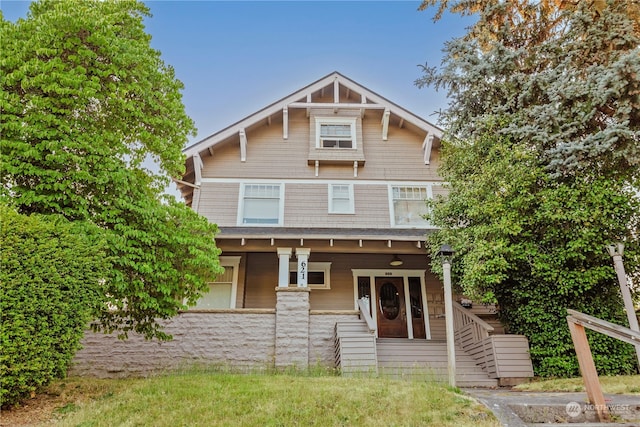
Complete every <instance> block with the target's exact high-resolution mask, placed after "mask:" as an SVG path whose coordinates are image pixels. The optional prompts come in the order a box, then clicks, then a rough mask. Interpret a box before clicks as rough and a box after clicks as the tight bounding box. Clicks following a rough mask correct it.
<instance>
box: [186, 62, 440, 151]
mask: <svg viewBox="0 0 640 427" xmlns="http://www.w3.org/2000/svg"><path fill="white" fill-rule="evenodd" d="M340 86H342V87H343V88H346V89H347V90H348V91H351V92H354V93H357V94H360V95H361V97H362V103H361V104H353V103H351V104H342V105H341V108H345V106H346V105H348V106H349V107H350V108H362V107H364V108H365V109H373V108H375V109H385V110H388V111H389V113H390V114H392V115H394V116H397V117H398V118H399V119H400V120H401V121H403V122H405V123H409V124H413V125H414V126H416V127H417V128H418V129H421V130H422V131H424V132H425V133H426V134H429V135H433V136H434V137H436V138H437V139H440V138H441V137H442V133H443V131H442V129H440V128H439V127H437V126H435V125H434V124H432V123H430V122H428V121H427V120H425V119H423V118H421V117H419V116H416V115H415V114H413V113H411V112H410V111H408V110H405V109H404V108H402V107H400V106H399V105H397V104H395V103H393V102H391V101H389V100H388V99H386V98H384V97H382V96H380V95H378V94H377V93H375V92H373V91H372V90H370V89H367V88H366V87H364V86H362V85H360V84H358V83H356V82H354V81H353V80H351V79H349V78H347V77H345V76H344V75H342V74H340V73H339V72H337V71H334V72H333V73H330V74H328V75H326V76H325V77H322V78H321V79H319V80H317V81H315V82H313V83H311V84H309V85H308V86H305V87H304V88H302V89H300V90H298V91H296V92H294V93H292V94H290V95H288V96H286V97H284V98H282V99H280V100H278V101H276V102H274V103H273V104H271V105H268V106H267V107H265V108H263V109H261V110H259V111H257V112H255V113H253V114H251V115H250V116H248V117H245V118H244V119H242V120H240V121H238V122H236V123H234V124H232V125H231V126H228V127H227V128H225V129H222V130H221V131H219V132H216V133H214V134H212V135H210V136H208V137H206V138H204V139H202V140H200V141H198V142H196V143H195V144H193V145H191V146H189V147H187V148H186V149H184V150H183V152H184V153H185V154H186V156H187V159H189V158H191V157H193V156H194V155H196V154H198V155H199V153H202V152H205V151H207V150H209V149H210V148H213V147H215V146H216V145H217V144H219V143H221V142H223V141H226V140H227V139H229V138H230V137H233V136H234V135H240V134H241V133H244V130H245V129H246V128H248V127H251V126H253V125H255V124H258V123H260V122H262V121H264V120H269V119H270V117H271V116H273V115H275V114H282V113H283V111H285V110H286V109H288V108H309V107H330V106H332V105H334V104H326V103H323V104H318V103H313V102H310V101H311V100H312V95H313V94H314V93H316V92H318V91H323V90H325V89H327V88H328V87H331V88H332V89H331V90H334V88H336V89H335V90H336V91H337V90H338V89H337V88H339V87H340ZM338 103H339V101H336V104H338ZM307 105H308V106H309V107H307Z"/></svg>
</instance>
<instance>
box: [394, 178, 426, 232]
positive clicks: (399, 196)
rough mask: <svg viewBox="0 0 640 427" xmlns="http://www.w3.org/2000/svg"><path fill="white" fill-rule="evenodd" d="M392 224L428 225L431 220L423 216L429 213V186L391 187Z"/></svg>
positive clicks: (406, 225) (407, 225) (401, 225)
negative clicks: (427, 201)
mask: <svg viewBox="0 0 640 427" xmlns="http://www.w3.org/2000/svg"><path fill="white" fill-rule="evenodd" d="M390 195H391V219H392V225H394V226H398V227H428V226H429V222H428V221H427V220H426V219H424V218H423V217H422V216H423V215H424V214H426V213H427V206H426V205H425V202H426V200H427V198H428V188H427V187H413V186H406V187H405V186H397V187H396V186H393V187H391V194H390Z"/></svg>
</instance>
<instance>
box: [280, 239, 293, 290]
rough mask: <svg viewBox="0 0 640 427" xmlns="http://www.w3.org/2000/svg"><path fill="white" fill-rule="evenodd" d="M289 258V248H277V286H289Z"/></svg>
mask: <svg viewBox="0 0 640 427" xmlns="http://www.w3.org/2000/svg"><path fill="white" fill-rule="evenodd" d="M289 258H291V248H278V259H279V260H280V266H279V268H278V287H279V288H287V287H289Z"/></svg>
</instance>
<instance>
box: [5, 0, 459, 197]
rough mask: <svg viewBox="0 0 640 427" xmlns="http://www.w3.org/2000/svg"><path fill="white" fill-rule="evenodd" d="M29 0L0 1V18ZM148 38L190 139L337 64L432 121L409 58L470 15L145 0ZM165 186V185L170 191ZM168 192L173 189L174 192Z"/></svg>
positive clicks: (386, 7)
mask: <svg viewBox="0 0 640 427" xmlns="http://www.w3.org/2000/svg"><path fill="white" fill-rule="evenodd" d="M29 3H30V2H29V1H15V0H0V9H2V12H3V14H4V18H5V19H7V20H10V21H15V20H17V19H18V18H21V17H26V15H27V11H28V8H29ZM145 3H146V4H147V5H148V6H149V8H150V9H151V13H152V14H153V16H152V17H151V18H148V19H147V20H146V21H145V23H146V28H147V31H148V32H149V33H150V34H151V36H152V40H151V44H152V46H153V47H154V48H156V49H158V50H159V51H160V52H162V58H163V60H164V61H165V62H166V63H167V64H170V65H172V66H173V67H174V68H175V70H176V75H177V77H178V78H179V79H180V80H181V81H182V82H183V83H184V84H185V89H184V92H183V95H184V98H183V102H184V104H185V107H186V111H187V114H188V115H189V116H190V117H191V118H192V119H193V120H194V121H195V123H196V126H197V128H198V135H197V136H196V137H194V138H192V139H191V140H190V141H189V142H188V144H187V145H191V144H192V143H194V142H197V141H199V140H200V139H202V138H205V137H207V136H208V135H210V134H212V133H215V132H217V131H219V130H221V129H224V128H226V127H227V126H229V125H231V124H233V123H235V122H237V121H239V120H241V119H243V118H245V117H246V116H248V115H250V114H252V113H254V112H256V111H258V110H260V109H261V108H263V107H265V106H267V105H269V104H271V103H272V102H274V101H276V100H278V99H280V98H282V97H284V96H287V95H289V94H291V93H292V92H294V91H296V90H298V89H300V88H302V87H304V86H306V85H307V84H309V83H312V82H314V81H315V80H317V79H319V78H321V77H324V76H325V75H327V74H329V73H331V72H333V71H338V72H340V73H342V74H344V75H345V76H347V77H349V78H351V79H352V80H355V81H356V82H358V83H360V84H362V85H364V86H365V87H367V88H369V89H370V90H372V91H374V92H376V93H378V94H379V95H382V96H384V97H386V98H387V99H389V100H391V101H393V102H395V103H397V104H399V105H401V106H402V107H404V108H406V109H408V110H409V111H411V112H413V113H414V114H417V115H418V116H421V117H423V118H424V119H426V120H429V121H431V122H433V123H436V122H437V116H436V115H434V114H433V113H434V112H435V111H437V110H439V109H441V108H445V107H446V104H447V101H446V97H445V95H446V94H444V93H442V92H436V91H435V90H433V89H430V88H427V89H418V88H417V87H416V86H415V85H414V81H415V80H416V79H417V78H419V77H420V76H421V72H420V68H419V67H418V64H424V63H425V62H426V63H428V64H429V65H439V64H440V60H441V57H442V48H443V46H444V43H445V41H447V40H449V39H451V38H452V37H459V36H461V35H462V34H464V33H465V27H466V26H468V25H470V23H471V22H472V21H471V20H470V19H469V18H467V19H464V18H461V17H460V16H458V15H456V16H445V17H444V18H443V20H441V21H438V22H436V23H434V22H433V21H432V16H433V14H434V13H435V10H428V11H425V12H419V11H418V10H417V9H418V6H419V5H420V3H421V2H420V1H398V0H397V1H233V2H232V1H160V0H155V1H146V2H145ZM169 191H171V190H169ZM174 194H175V193H174Z"/></svg>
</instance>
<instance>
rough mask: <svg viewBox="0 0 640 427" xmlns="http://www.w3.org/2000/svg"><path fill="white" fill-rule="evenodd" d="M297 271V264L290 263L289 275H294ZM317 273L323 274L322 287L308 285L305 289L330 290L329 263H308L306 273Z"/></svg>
mask: <svg viewBox="0 0 640 427" xmlns="http://www.w3.org/2000/svg"><path fill="white" fill-rule="evenodd" d="M297 271H298V263H297V262H290V263H289V273H294V272H297ZM318 271H322V272H324V283H323V284H322V285H317V284H316V285H312V284H308V285H307V287H309V288H311V289H331V263H330V262H310V263H309V267H308V269H307V272H308V273H313V272H318ZM290 284H291V283H290Z"/></svg>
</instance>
